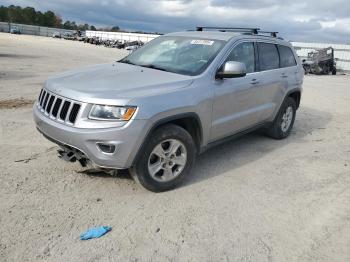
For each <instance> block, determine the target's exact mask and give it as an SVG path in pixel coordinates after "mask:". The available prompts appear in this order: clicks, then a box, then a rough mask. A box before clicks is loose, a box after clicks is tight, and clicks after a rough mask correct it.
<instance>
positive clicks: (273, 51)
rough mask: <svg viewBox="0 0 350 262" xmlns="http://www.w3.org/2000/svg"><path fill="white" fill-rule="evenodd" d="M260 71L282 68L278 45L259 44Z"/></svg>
mask: <svg viewBox="0 0 350 262" xmlns="http://www.w3.org/2000/svg"><path fill="white" fill-rule="evenodd" d="M258 49H259V63H260V71H265V70H272V69H277V68H279V67H280V58H279V55H278V50H277V47H276V45H274V44H268V43H258Z"/></svg>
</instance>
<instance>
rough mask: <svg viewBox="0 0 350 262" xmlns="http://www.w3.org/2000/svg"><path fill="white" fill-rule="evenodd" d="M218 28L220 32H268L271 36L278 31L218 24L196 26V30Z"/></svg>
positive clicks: (275, 35) (275, 34)
mask: <svg viewBox="0 0 350 262" xmlns="http://www.w3.org/2000/svg"><path fill="white" fill-rule="evenodd" d="M205 29H209V30H218V31H220V32H241V33H250V34H253V35H258V34H270V36H271V37H277V34H278V32H270V31H261V30H260V28H249V27H219V26H197V29H196V31H204V30H205Z"/></svg>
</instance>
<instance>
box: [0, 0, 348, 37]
mask: <svg viewBox="0 0 350 262" xmlns="http://www.w3.org/2000/svg"><path fill="white" fill-rule="evenodd" d="M10 4H15V5H21V6H33V7H35V8H36V9H39V10H43V11H44V10H48V9H49V10H52V11H54V12H57V13H58V14H60V15H61V16H62V18H63V19H64V20H75V21H77V22H79V23H89V24H94V25H97V26H114V25H118V26H119V27H120V28H123V29H129V30H144V31H150V32H154V31H157V32H161V33H167V32H173V31H179V30H187V29H193V28H195V26H196V25H217V26H237V27H241V26H247V27H260V28H262V29H265V30H274V31H275V30H276V31H279V32H280V34H281V36H283V37H284V38H286V39H288V40H294V41H308V42H313V41H319V42H336V43H350V3H349V0H290V1H285V0H280V1H277V0H253V1H246V0H238V1H235V0H45V1H43V0H37V1H35V0H0V5H6V6H7V5H10Z"/></svg>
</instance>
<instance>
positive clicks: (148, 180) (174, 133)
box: [133, 124, 196, 192]
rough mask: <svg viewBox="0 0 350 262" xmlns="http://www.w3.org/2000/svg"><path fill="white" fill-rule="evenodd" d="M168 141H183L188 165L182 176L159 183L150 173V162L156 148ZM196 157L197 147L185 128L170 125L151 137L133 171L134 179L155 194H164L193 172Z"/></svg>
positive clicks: (155, 132) (156, 131)
mask: <svg viewBox="0 0 350 262" xmlns="http://www.w3.org/2000/svg"><path fill="white" fill-rule="evenodd" d="M167 139H177V140H179V141H181V142H182V143H183V144H184V146H185V148H186V151H187V163H186V165H185V168H184V169H183V170H182V172H181V174H180V175H179V176H177V177H176V178H174V179H173V180H171V181H168V182H159V181H157V180H155V179H153V178H152V177H151V175H150V174H149V172H148V160H149V156H150V154H151V152H152V151H153V149H154V147H155V146H157V145H158V144H159V143H160V142H162V141H164V140H167ZM195 156H196V146H195V144H194V141H193V139H192V137H191V135H190V134H189V133H188V132H187V131H186V130H185V129H183V128H181V127H180V126H177V125H173V124H169V125H166V126H163V127H161V128H158V129H157V130H155V131H154V132H153V133H152V134H151V135H150V136H149V141H148V142H147V144H146V145H145V147H144V148H143V150H142V154H141V156H140V157H139V159H138V161H137V163H136V165H135V167H134V168H133V171H134V172H135V174H134V177H135V176H136V179H137V180H138V182H139V183H140V184H141V185H142V186H143V187H145V188H146V189H148V190H150V191H153V192H163V191H167V190H170V189H173V188H175V187H176V186H177V185H179V184H180V183H181V182H182V181H183V180H184V178H185V177H186V176H187V174H188V173H189V172H190V171H191V169H192V167H193V165H194V161H195Z"/></svg>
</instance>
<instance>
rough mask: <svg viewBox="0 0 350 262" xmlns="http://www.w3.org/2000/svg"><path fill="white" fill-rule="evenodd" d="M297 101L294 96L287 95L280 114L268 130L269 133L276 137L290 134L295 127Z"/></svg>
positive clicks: (279, 137)
mask: <svg viewBox="0 0 350 262" xmlns="http://www.w3.org/2000/svg"><path fill="white" fill-rule="evenodd" d="M296 108H297V106H296V102H295V100H294V99H293V98H292V97H287V99H286V100H285V101H284V102H283V104H282V106H281V108H280V111H279V113H278V115H277V116H276V118H275V120H274V121H273V123H272V124H271V126H270V127H269V128H268V130H267V134H268V135H269V136H270V137H272V138H275V139H283V138H286V137H288V136H289V134H290V131H291V130H292V128H293V124H294V120H295V114H296Z"/></svg>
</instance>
